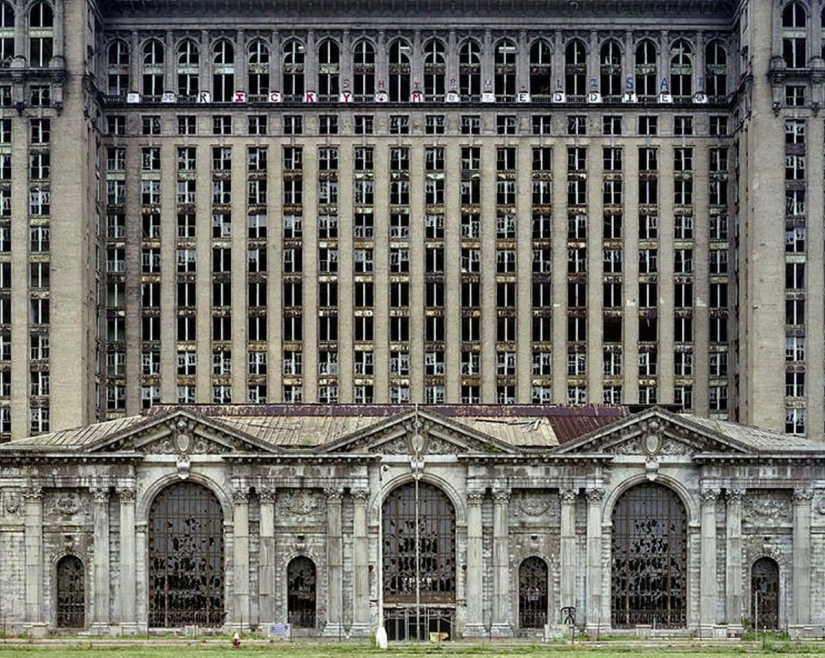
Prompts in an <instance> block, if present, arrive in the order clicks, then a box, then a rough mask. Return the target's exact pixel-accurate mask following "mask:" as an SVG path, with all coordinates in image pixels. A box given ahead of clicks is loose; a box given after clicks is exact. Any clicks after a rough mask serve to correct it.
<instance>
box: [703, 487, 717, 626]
mask: <svg viewBox="0 0 825 658" xmlns="http://www.w3.org/2000/svg"><path fill="white" fill-rule="evenodd" d="M718 497H719V489H706V490H705V491H703V492H702V530H701V532H702V552H701V556H700V563H701V574H702V575H701V577H700V580H699V623H700V624H701V625H702V627H712V626H713V625H714V624H715V623H716V591H717V574H716V499H717V498H718Z"/></svg>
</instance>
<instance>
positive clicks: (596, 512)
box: [586, 489, 604, 631]
mask: <svg viewBox="0 0 825 658" xmlns="http://www.w3.org/2000/svg"><path fill="white" fill-rule="evenodd" d="M603 497H604V490H603V489H588V490H587V609H586V613H587V617H586V621H587V630H588V631H591V630H592V631H598V630H599V629H600V628H601V626H602V623H603V622H602V498H603Z"/></svg>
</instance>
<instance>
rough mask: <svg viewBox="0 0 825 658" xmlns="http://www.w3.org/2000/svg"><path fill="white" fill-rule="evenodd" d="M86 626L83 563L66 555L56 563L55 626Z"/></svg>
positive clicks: (72, 556)
mask: <svg viewBox="0 0 825 658" xmlns="http://www.w3.org/2000/svg"><path fill="white" fill-rule="evenodd" d="M85 626H86V578H85V575H84V573H83V563H82V562H81V561H80V558H78V557H77V556H75V555H66V556H64V557H62V558H60V561H59V562H58V563H57V627H58V628H83V627H85Z"/></svg>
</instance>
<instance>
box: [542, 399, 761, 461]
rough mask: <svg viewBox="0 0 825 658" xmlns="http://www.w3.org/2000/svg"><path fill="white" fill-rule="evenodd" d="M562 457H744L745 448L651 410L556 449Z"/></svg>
mask: <svg viewBox="0 0 825 658" xmlns="http://www.w3.org/2000/svg"><path fill="white" fill-rule="evenodd" d="M556 452H559V453H565V454H588V453H589V454H592V453H598V454H608V455H610V454H612V455H617V456H619V455H635V456H642V457H666V456H692V455H695V454H699V453H702V454H707V453H719V454H731V453H734V454H743V453H748V452H750V450H749V449H748V446H747V445H745V444H743V443H741V442H739V441H736V440H734V439H731V438H730V437H727V436H725V435H724V434H722V433H721V432H714V431H713V430H711V429H708V428H707V427H705V426H704V425H702V424H699V423H697V422H695V421H693V420H692V419H691V417H690V416H683V415H678V414H673V413H671V412H668V411H666V410H664V409H660V408H654V409H650V410H648V411H645V412H642V413H641V414H636V415H634V416H631V417H629V418H625V419H622V420H620V421H617V422H616V423H612V424H611V425H607V426H605V427H602V428H600V429H599V430H597V431H596V432H592V433H590V434H587V435H585V436H583V437H580V438H579V439H576V440H575V441H571V442H569V443H566V444H564V445H562V446H560V447H559V448H557V449H556Z"/></svg>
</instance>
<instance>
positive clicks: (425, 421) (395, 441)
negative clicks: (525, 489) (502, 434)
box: [323, 410, 520, 456]
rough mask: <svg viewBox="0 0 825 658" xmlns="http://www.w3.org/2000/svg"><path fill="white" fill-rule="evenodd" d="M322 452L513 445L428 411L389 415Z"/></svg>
mask: <svg viewBox="0 0 825 658" xmlns="http://www.w3.org/2000/svg"><path fill="white" fill-rule="evenodd" d="M323 452H325V453H376V454H383V455H410V456H421V455H445V454H480V453H490V454H501V453H509V454H515V453H518V452H520V451H519V450H518V449H517V448H516V447H514V446H512V445H510V444H507V443H504V442H503V441H500V440H498V439H496V438H494V437H491V436H489V435H487V434H484V433H483V432H479V431H476V430H474V429H473V428H472V427H469V426H468V425H466V424H463V423H460V422H458V421H455V420H453V419H451V418H448V417H446V416H442V415H440V414H438V413H435V412H433V411H431V410H414V411H410V412H408V413H403V414H399V415H397V416H392V417H391V418H388V419H386V420H384V421H382V422H380V423H376V424H375V425H371V426H369V427H366V428H363V429H361V430H359V431H357V432H354V433H352V434H350V435H348V436H345V437H343V438H342V439H340V440H338V441H336V442H334V443H331V444H329V445H327V446H325V447H324V450H323Z"/></svg>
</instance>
